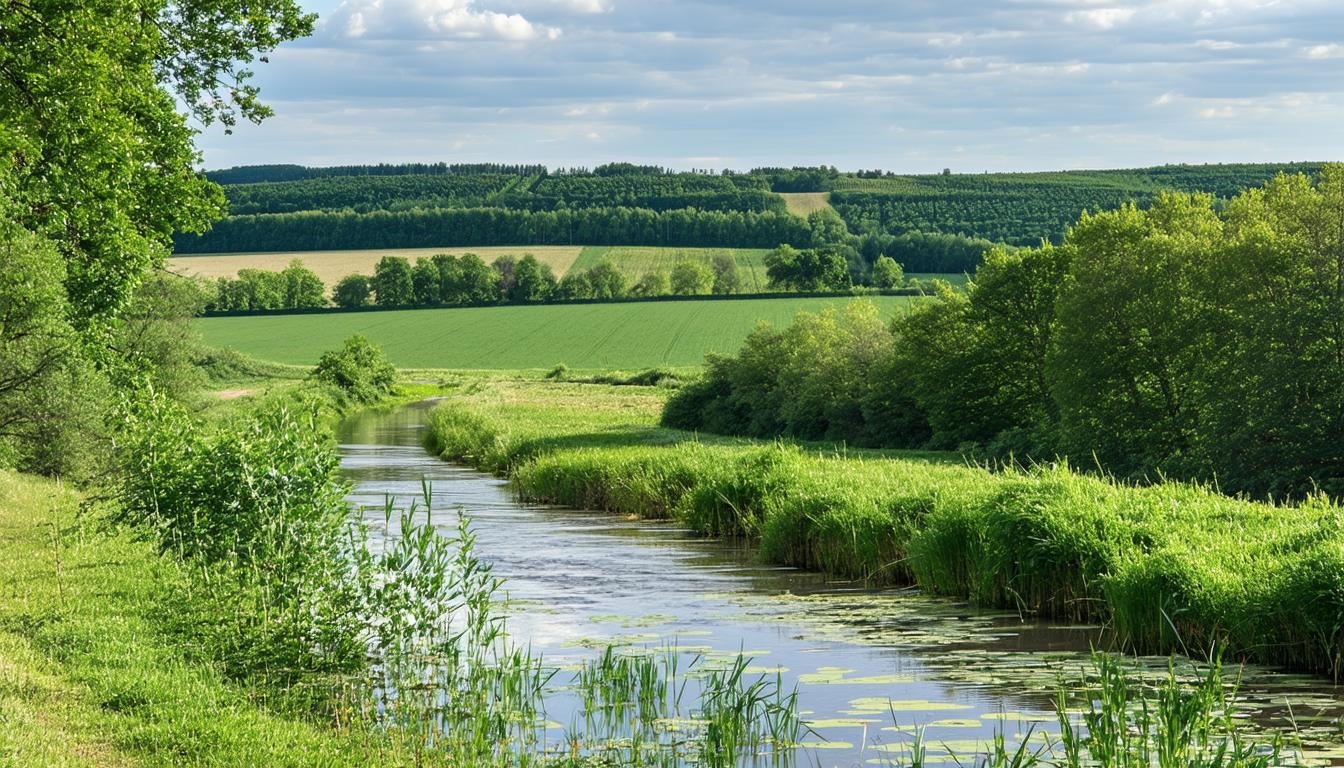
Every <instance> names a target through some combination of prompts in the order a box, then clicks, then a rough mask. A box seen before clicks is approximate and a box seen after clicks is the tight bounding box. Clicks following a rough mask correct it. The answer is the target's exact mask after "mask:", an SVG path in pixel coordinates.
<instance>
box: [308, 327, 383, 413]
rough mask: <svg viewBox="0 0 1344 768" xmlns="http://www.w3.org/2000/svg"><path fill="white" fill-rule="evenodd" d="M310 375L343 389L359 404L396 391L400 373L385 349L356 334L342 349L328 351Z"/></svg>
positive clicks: (347, 395) (373, 400)
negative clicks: (383, 351)
mask: <svg viewBox="0 0 1344 768" xmlns="http://www.w3.org/2000/svg"><path fill="white" fill-rule="evenodd" d="M309 376H310V377H311V378H312V379H314V380H316V381H320V382H323V383H325V384H330V385H332V386H334V387H337V388H338V389H340V390H341V391H342V392H343V393H344V394H345V396H346V397H348V398H350V399H351V400H353V401H354V402H356V403H363V404H367V403H372V402H375V401H377V400H378V399H380V398H382V397H383V396H384V395H386V394H388V393H389V392H391V391H392V384H393V382H394V381H396V376H397V370H396V369H395V368H393V367H392V364H391V363H389V362H387V358H385V357H383V353H382V350H380V349H378V347H376V346H374V345H373V344H371V343H370V342H369V340H368V339H367V338H365V337H364V336H361V335H359V334H356V335H354V336H351V337H350V338H348V339H346V340H345V343H344V344H343V345H342V347H341V349H340V350H336V351H332V352H327V353H326V354H324V355H322V359H321V360H319V361H318V363H317V367H316V368H314V369H313V372H312V373H311V374H309Z"/></svg>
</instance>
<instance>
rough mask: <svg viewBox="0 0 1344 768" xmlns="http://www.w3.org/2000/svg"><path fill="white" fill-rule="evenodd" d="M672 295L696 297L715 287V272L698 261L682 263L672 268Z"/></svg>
mask: <svg viewBox="0 0 1344 768" xmlns="http://www.w3.org/2000/svg"><path fill="white" fill-rule="evenodd" d="M671 283H672V293H674V294H676V295H678V296H696V295H699V294H703V293H709V292H710V290H712V289H713V287H714V272H713V271H712V270H710V268H709V267H707V266H705V265H704V264H702V263H701V262H698V261H680V262H677V265H676V266H675V267H673V268H672V279H671Z"/></svg>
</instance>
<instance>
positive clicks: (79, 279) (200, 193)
mask: <svg viewBox="0 0 1344 768" xmlns="http://www.w3.org/2000/svg"><path fill="white" fill-rule="evenodd" d="M314 18H315V16H312V15H304V14H303V13H302V12H301V9H300V7H299V5H298V4H297V3H294V2H292V0H267V1H266V2H263V3H261V4H259V5H253V4H246V5H245V4H241V3H236V2H228V1H226V2H218V3H200V2H191V1H188V2H177V3H168V2H159V3H149V4H143V5H140V4H128V3H118V2H90V3H84V4H78V5H75V6H71V5H69V4H65V3H56V2H37V3H24V4H20V5H7V6H5V7H4V9H3V10H0V107H2V108H3V113H4V122H3V127H0V196H2V197H3V201H4V206H3V210H0V217H3V218H5V219H6V220H8V221H16V222H20V223H21V224H22V226H23V227H25V228H27V229H29V230H31V231H33V232H35V233H39V234H40V235H42V236H46V237H50V238H52V239H53V240H54V241H55V242H56V244H57V246H58V248H59V249H60V252H61V254H62V256H63V257H64V259H65V261H66V291H67V296H68V301H69V313H70V317H71V318H72V320H73V321H74V323H75V325H76V326H77V327H78V328H80V329H81V330H86V329H87V330H92V329H96V328H100V327H102V326H104V325H105V324H106V323H107V322H108V321H110V320H111V319H112V318H114V317H115V316H116V315H117V314H118V313H119V312H120V311H121V310H122V309H123V308H124V307H125V305H126V304H127V303H128V302H129V301H130V300H131V297H132V295H133V293H134V290H135V287H136V285H137V283H138V282H139V280H140V278H141V275H142V273H143V272H144V271H145V270H146V269H147V268H148V267H150V266H153V265H155V264H157V263H158V262H159V261H160V260H161V259H162V258H163V256H164V254H165V253H166V251H167V248H168V246H169V245H170V244H171V240H170V236H171V235H172V234H173V233H174V232H199V231H202V230H203V229H205V228H207V227H208V225H209V223H210V222H211V221H212V220H214V219H217V218H219V217H220V216H221V215H222V214H223V213H224V201H223V196H222V195H221V194H220V190H219V188H218V187H216V186H215V185H213V184H211V183H210V182H208V181H206V180H205V179H204V178H202V177H199V176H197V174H196V173H195V171H194V170H193V166H194V165H195V164H196V162H197V160H198V159H199V156H198V154H197V152H196V150H195V148H194V147H193V146H192V136H193V134H194V133H195V130H194V129H192V128H191V127H189V126H188V124H187V117H186V116H185V115H182V114H179V113H178V112H177V102H176V101H175V97H176V98H178V99H180V100H181V103H182V104H184V105H185V107H186V109H188V110H189V111H190V113H191V115H192V117H193V118H195V119H196V120H197V121H198V122H200V123H201V124H206V125H208V124H210V123H212V122H214V121H216V120H218V121H220V122H222V123H223V124H224V125H225V126H226V127H228V126H232V125H234V124H235V123H236V122H237V120H238V119H239V118H240V117H241V118H243V119H247V120H252V121H260V120H261V119H262V118H264V117H266V116H267V115H269V114H270V110H269V109H268V108H266V107H265V106H264V105H262V104H261V103H260V102H259V101H258V99H257V96H258V91H257V88H256V87H255V86H253V85H250V84H248V82H247V80H248V78H249V77H250V76H251V74H252V73H251V72H250V71H249V70H247V69H246V64H247V63H248V62H250V61H252V59H253V57H254V56H255V55H256V54H257V53H263V54H264V53H265V52H267V51H269V50H271V49H273V48H275V47H276V46H277V45H279V44H280V43H282V42H284V41H287V40H293V39H295V38H298V37H302V36H304V35H307V34H309V33H310V32H311V30H312V23H313V19H314Z"/></svg>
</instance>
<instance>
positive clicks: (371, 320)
mask: <svg viewBox="0 0 1344 768" xmlns="http://www.w3.org/2000/svg"><path fill="white" fill-rule="evenodd" d="M854 300H855V299H850V298H847V297H837V298H778V299H741V300H731V301H704V300H702V301H655V302H623V303H614V304H552V305H540V306H505V307H469V308H461V309H420V310H397V311H391V310H389V311H381V312H348V313H333V314H311V315H302V314H299V315H259V316H251V317H212V318H204V319H201V320H198V321H197V326H196V327H197V328H198V329H199V330H200V332H201V335H202V336H203V337H204V341H205V343H206V344H208V345H210V346H212V347H220V348H232V349H235V350H237V351H239V352H244V353H247V354H249V355H253V356H255V357H258V358H261V359H263V360H270V361H274V362H278V363H288V364H292V365H313V364H315V363H316V362H317V360H318V358H319V357H321V355H322V353H323V352H325V351H327V350H329V349H335V348H338V347H339V346H340V345H341V342H342V340H343V339H345V338H346V337H347V336H350V335H352V334H356V333H362V334H364V335H365V336H367V337H369V339H370V340H372V341H373V343H374V344H377V345H378V346H380V347H382V349H383V352H384V353H385V354H386V355H387V358H388V360H390V361H391V362H392V364H393V365H395V366H397V367H398V368H458V369H527V368H550V367H551V366H554V365H556V364H557V363H564V364H566V365H568V366H570V367H572V368H588V369H626V370H636V369H640V368H649V367H652V366H656V365H671V366H694V365H699V364H700V363H701V362H702V361H703V360H704V356H705V353H706V352H720V353H724V354H733V353H736V352H737V350H738V348H739V347H740V346H741V345H742V340H743V339H744V338H746V336H747V334H748V333H750V332H751V330H752V328H754V327H755V325H756V323H757V321H758V320H766V321H768V322H771V323H775V324H788V322H789V321H791V320H792V319H793V317H794V315H796V314H797V313H798V312H802V311H809V312H819V311H821V310H823V309H826V308H828V307H834V308H835V309H837V310H839V309H843V308H844V306H845V305H846V304H847V303H849V302H850V301H854ZM866 300H868V301H872V302H873V303H874V304H876V305H877V306H878V307H879V308H880V309H881V311H882V313H883V315H884V316H889V315H891V313H892V312H893V311H895V310H896V308H897V307H902V308H903V307H906V306H909V304H910V302H911V301H918V300H919V299H918V298H917V297H916V298H912V297H905V296H874V297H871V298H869V299H866Z"/></svg>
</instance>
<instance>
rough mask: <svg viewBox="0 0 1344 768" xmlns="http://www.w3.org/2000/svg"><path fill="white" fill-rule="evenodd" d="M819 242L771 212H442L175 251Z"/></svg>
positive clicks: (304, 220) (293, 226)
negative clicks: (812, 240) (813, 240)
mask: <svg viewBox="0 0 1344 768" xmlns="http://www.w3.org/2000/svg"><path fill="white" fill-rule="evenodd" d="M811 239H812V235H811V230H810V229H809V228H808V225H807V222H806V221H804V220H802V219H799V218H798V217H796V216H793V215H791V214H788V213H775V212H771V211H766V212H761V213H756V212H754V211H746V212H743V211H723V212H720V211H703V210H698V209H695V208H677V209H672V210H667V211H654V210H650V209H647V208H627V207H610V208H606V207H603V208H559V209H557V210H555V211H537V212H532V211H525V210H513V209H507V208H434V209H427V210H426V209H415V210H409V211H399V212H389V211H372V212H370V213H366V214H360V213H355V212H353V211H348V212H338V213H324V212H321V211H300V212H297V213H279V214H258V215H250V216H231V217H229V218H227V219H225V220H223V221H221V222H219V223H217V224H216V225H215V226H214V228H213V229H212V230H211V231H210V232H209V233H207V234H206V235H204V236H201V237H197V236H195V235H181V236H178V237H177V238H175V239H174V250H175V251H176V252H177V253H179V254H190V253H234V252H248V251H274V250H284V251H313V250H346V249H361V248H385V247H388V246H389V245H391V246H395V247H399V248H455V247H471V246H489V245H516V246H529V245H573V244H575V243H582V244H587V245H650V246H673V247H733V248H774V247H775V246H777V245H779V244H780V243H792V244H795V245H798V246H806V245H807V244H808V243H810V242H811Z"/></svg>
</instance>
